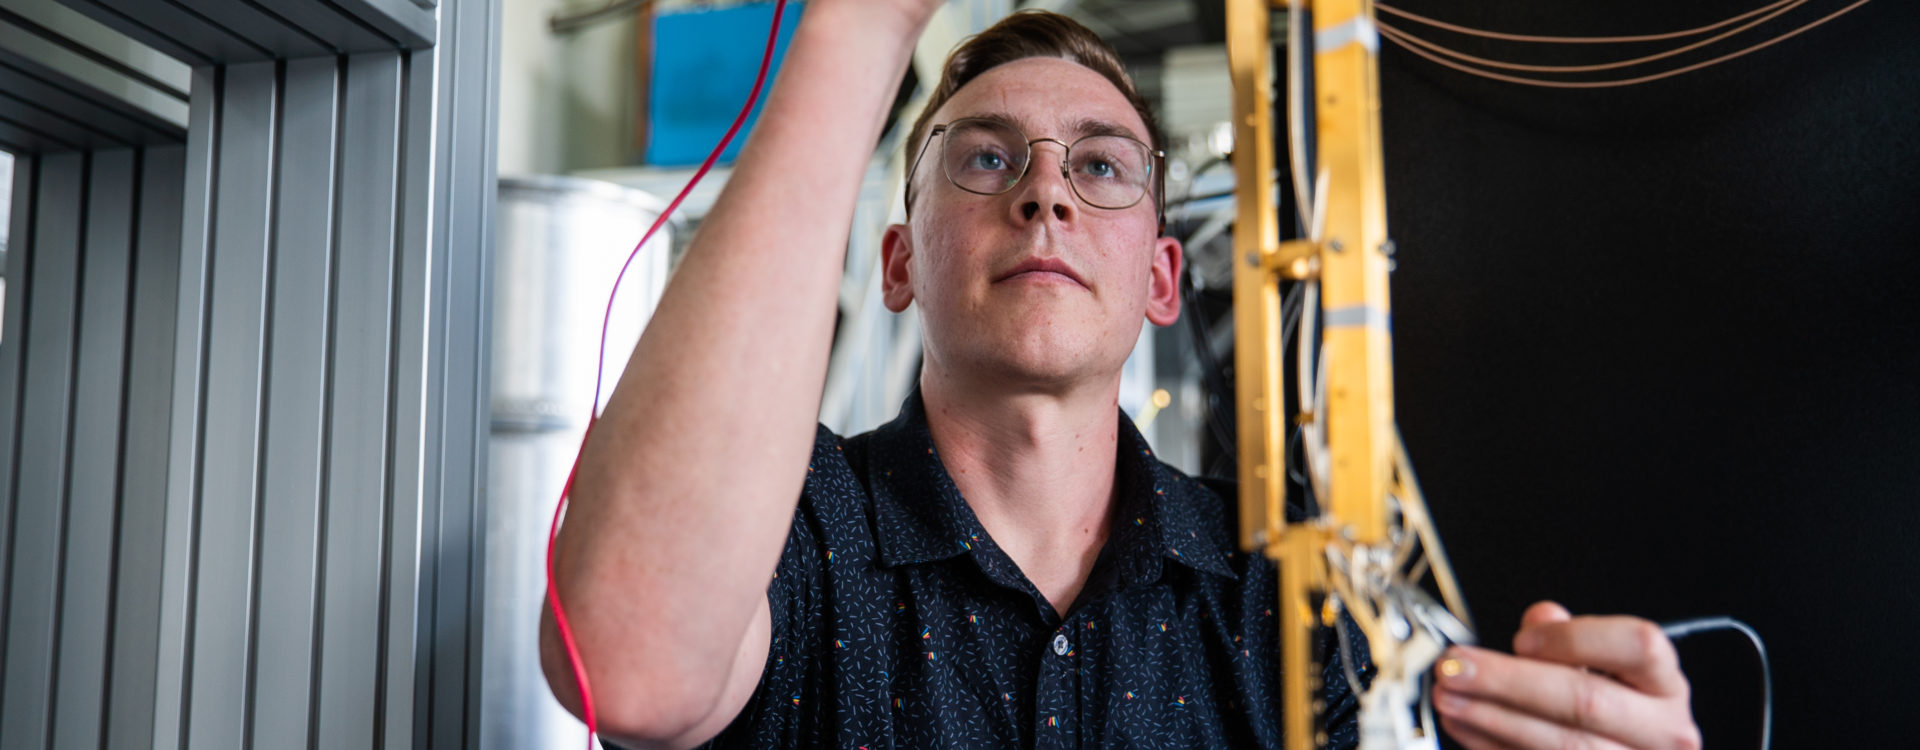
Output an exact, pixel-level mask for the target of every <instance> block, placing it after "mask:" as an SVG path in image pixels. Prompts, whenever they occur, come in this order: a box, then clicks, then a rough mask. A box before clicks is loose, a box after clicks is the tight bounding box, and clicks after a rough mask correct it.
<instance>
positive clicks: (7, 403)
mask: <svg viewBox="0 0 1920 750" xmlns="http://www.w3.org/2000/svg"><path fill="white" fill-rule="evenodd" d="M39 164H40V160H39V159H37V158H34V157H30V156H21V157H17V158H15V159H14V161H13V194H12V195H13V214H12V216H11V217H10V219H9V224H11V227H10V228H9V232H8V235H7V236H8V238H9V239H8V242H9V243H10V244H11V245H12V247H11V248H9V250H8V252H7V283H8V284H9V285H11V287H12V291H11V292H10V293H8V294H7V300H6V309H5V311H4V313H0V316H3V317H0V325H4V326H5V328H4V331H5V333H4V336H0V493H4V495H3V496H4V497H5V498H6V501H7V502H6V507H5V508H4V509H0V649H4V648H5V637H6V627H7V612H8V609H7V600H8V599H11V598H12V597H11V596H9V595H8V592H9V591H11V590H12V586H11V585H10V582H11V580H12V577H11V572H12V570H13V567H12V566H11V565H10V564H9V562H10V561H11V560H12V559H13V516H14V513H15V512H16V511H17V510H18V509H19V504H20V496H19V494H18V493H16V492H14V487H15V485H14V479H15V478H16V477H17V476H18V472H16V471H15V469H16V468H17V467H16V466H15V462H14V459H15V458H16V457H17V456H18V454H17V453H16V452H15V451H16V450H17V449H18V448H19V447H20V443H19V440H18V438H20V437H21V436H20V427H21V425H20V409H21V408H22V405H21V403H20V386H21V385H22V384H23V383H24V382H25V380H26V373H25V366H26V361H27V360H26V357H25V356H24V355H23V354H21V350H22V349H23V348H25V346H26V341H27V339H26V332H27V300H28V299H29V298H30V297H31V291H30V290H31V289H32V288H33V287H32V280H33V275H32V274H31V273H30V272H29V270H28V269H29V267H30V266H31V265H32V260H33V212H34V206H36V205H38V204H37V202H36V201H35V200H34V186H35V185H36V184H37V183H36V182H35V181H34V175H35V174H37V173H38V171H39ZM5 669H6V652H5V651H4V650H0V675H4V674H5ZM0 685H4V683H0ZM0 690H4V687H0ZM7 718H8V715H7V712H6V705H5V704H4V703H0V722H5V721H6V719H7Z"/></svg>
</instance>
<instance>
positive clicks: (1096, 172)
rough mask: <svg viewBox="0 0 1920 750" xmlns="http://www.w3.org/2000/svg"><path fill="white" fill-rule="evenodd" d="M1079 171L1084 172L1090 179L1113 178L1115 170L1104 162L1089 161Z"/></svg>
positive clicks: (1111, 165)
mask: <svg viewBox="0 0 1920 750" xmlns="http://www.w3.org/2000/svg"><path fill="white" fill-rule="evenodd" d="M1080 171H1082V172H1085V173H1086V174H1087V175H1088V176H1091V177H1112V176H1114V171H1115V170H1114V167H1113V164H1112V163H1109V162H1106V161H1090V162H1087V163H1086V164H1085V165H1084V166H1083V167H1082V168H1081V170H1080Z"/></svg>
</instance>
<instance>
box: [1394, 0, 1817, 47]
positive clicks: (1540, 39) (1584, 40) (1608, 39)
mask: <svg viewBox="0 0 1920 750" xmlns="http://www.w3.org/2000/svg"><path fill="white" fill-rule="evenodd" d="M1790 2H1793V0H1775V2H1773V3H1772V4H1770V5H1766V6H1763V7H1760V8H1755V9H1753V10H1750V11H1747V12H1745V13H1742V14H1740V15H1737V16H1734V17H1732V18H1729V19H1727V20H1724V21H1719V22H1716V23H1712V24H1708V25H1706V26H1702V27H1700V28H1697V29H1687V30H1686V31H1670V32H1667V33H1665V34H1643V35H1639V36H1541V35H1537V34H1508V33H1503V32H1499V31H1487V30H1486V29H1476V28H1473V27H1470V26H1461V25H1458V24H1452V23H1447V22H1446V21H1441V20H1439V19H1434V18H1428V17H1426V16H1423V15H1420V14H1418V13H1409V12H1407V11H1404V10H1401V9H1399V8H1395V7H1393V6H1391V5H1387V4H1385V3H1375V4H1374V6H1373V7H1375V8H1379V9H1380V10H1383V11H1386V12H1388V13H1392V14H1393V15H1396V16H1400V17H1401V18H1405V19H1407V20H1410V21H1417V22H1419V23H1424V24H1426V25H1428V26H1433V27H1435V28H1441V29H1446V30H1447V31H1452V32H1456V33H1460V34H1466V35H1468V36H1479V37H1486V38H1488V39H1506V40H1508V41H1514V42H1537V43H1540V44H1613V43H1618V42H1657V41H1661V40H1663V39H1678V38H1681V37H1689V36H1696V35H1699V34H1705V33H1707V32H1709V31H1713V30H1715V29H1719V28H1721V27H1724V26H1731V25H1733V24H1736V23H1739V22H1741V21H1744V20H1746V19H1749V18H1752V17H1754V16H1757V15H1760V14H1762V13H1765V12H1767V11H1770V10H1773V9H1775V8H1778V7H1780V6H1782V5H1786V4H1787V3H1790Z"/></svg>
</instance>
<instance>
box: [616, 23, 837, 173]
mask: <svg viewBox="0 0 1920 750" xmlns="http://www.w3.org/2000/svg"><path fill="white" fill-rule="evenodd" d="M773 9H774V4H773V3H770V2H757V3H749V4H746V5H736V6H732V7H728V8H722V9H718V10H689V11H683V12H677V13H663V14H661V15H660V16H658V17H657V18H656V19H655V20H654V24H653V81H652V85H651V86H649V87H648V91H649V95H648V101H647V117H648V127H647V134H648V135H647V154H646V160H647V163H648V164H659V165H663V166H673V165H688V164H699V163H700V162H701V161H704V160H705V159H706V158H707V154H709V153H711V152H712V151H713V147H714V145H715V144H718V143H719V142H720V138H721V136H724V135H726V134H727V128H728V127H730V126H732V125H733V118H735V117H737V116H739V114H740V107H741V105H743V104H745V103H746V101H747V95H748V94H750V93H752V92H753V79H754V76H755V74H757V73H759V71H760V57H761V55H763V54H764V53H765V52H766V49H767V29H768V27H770V26H771V25H772V24H773ZM800 10H801V3H798V2H788V3H787V8H786V12H785V13H784V14H783V15H782V16H781V18H780V38H779V41H778V42H777V43H776V44H775V47H774V52H773V54H774V58H773V64H772V66H771V67H770V68H769V69H768V70H767V83H766V87H765V88H763V89H761V91H760V99H759V101H756V102H754V105H753V112H752V113H751V114H750V115H748V118H747V123H746V124H745V125H743V126H741V128H740V133H739V135H736V136H734V138H733V142H732V143H729V144H727V150H726V151H724V152H721V154H720V162H721V163H723V164H724V163H729V162H732V161H733V159H734V157H735V156H737V155H738V154H739V153H740V146H741V145H742V144H744V143H746V140H747V133H748V132H750V131H751V130H752V129H753V123H754V122H756V121H758V120H759V119H760V109H761V108H762V107H763V106H764V105H765V104H766V102H767V93H768V92H769V91H771V90H772V88H773V81H774V76H775V74H776V73H778V72H779V70H780V61H781V60H782V59H783V58H785V57H786V53H787V43H788V42H789V41H791V40H792V38H793V29H794V27H796V26H798V25H799V21H800Z"/></svg>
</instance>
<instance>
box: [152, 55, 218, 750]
mask: <svg viewBox="0 0 1920 750" xmlns="http://www.w3.org/2000/svg"><path fill="white" fill-rule="evenodd" d="M222 78H223V75H222V71H221V69H220V68H217V67H204V68H195V69H194V71H193V103H192V109H191V112H190V118H189V124H188V134H187V158H186V183H185V184H186V189H185V190H184V191H182V192H183V196H184V203H183V206H182V209H181V217H182V219H181V221H182V224H181V228H180V235H181V237H180V264H179V285H178V286H177V287H176V290H177V291H176V297H175V305H174V310H175V312H174V330H173V335H174V347H173V366H172V370H173V394H172V397H171V398H170V399H169V402H170V404H171V407H172V409H171V412H170V414H171V421H170V424H169V425H168V432H169V435H168V439H167V475H166V476H167V497H166V531H165V539H164V540H163V541H162V547H161V550H162V554H163V558H162V560H161V579H160V628H159V633H160V637H159V644H158V646H157V651H158V653H159V659H158V662H157V664H156V666H155V672H156V676H155V678H154V679H155V689H154V707H153V750H174V748H178V747H180V743H181V741H182V740H183V739H184V738H183V737H181V729H182V721H184V719H185V718H186V717H185V716H184V714H183V712H182V707H183V706H185V705H186V703H185V699H184V695H183V693H184V692H185V691H186V689H187V687H188V685H187V667H188V663H189V662H188V659H189V658H190V656H191V654H190V653H189V648H190V646H191V641H190V638H191V637H192V622H191V616H192V613H193V611H194V610H193V607H192V604H193V601H192V598H193V580H194V571H193V560H194V546H195V544H196V542H197V541H198V537H197V536H196V534H195V531H196V529H195V528H194V526H195V523H196V522H197V516H198V508H197V507H196V505H197V502H198V488H199V470H200V458H199V457H200V446H201V439H202V434H203V433H202V430H201V427H202V424H203V418H204V416H205V415H204V414H203V413H202V410H203V406H202V404H201V394H202V386H203V383H202V376H203V367H202V364H203V357H204V348H205V346H206V322H207V295H208V283H209V281H210V278H209V268H208V264H209V263H210V262H211V261H212V257H211V255H212V252H213V248H212V246H211V241H212V224H211V223H212V217H213V210H214V205H215V204H214V196H213V189H214V182H215V179H214V174H215V171H216V170H217V169H218V168H219V165H220V152H219V149H218V136H219V129H220V124H221V123H220V110H221V99H222V97H223V95H224V94H223V92H222V90H221V85H222V82H223V81H222Z"/></svg>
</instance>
